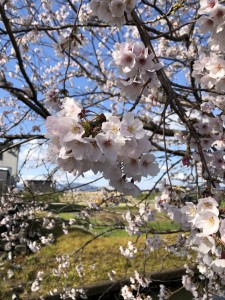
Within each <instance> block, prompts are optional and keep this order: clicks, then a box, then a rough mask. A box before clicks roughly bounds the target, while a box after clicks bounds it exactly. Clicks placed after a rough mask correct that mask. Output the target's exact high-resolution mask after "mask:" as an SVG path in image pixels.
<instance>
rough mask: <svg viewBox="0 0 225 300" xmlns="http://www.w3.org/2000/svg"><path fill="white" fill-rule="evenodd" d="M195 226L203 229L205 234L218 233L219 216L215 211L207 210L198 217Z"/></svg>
mask: <svg viewBox="0 0 225 300" xmlns="http://www.w3.org/2000/svg"><path fill="white" fill-rule="evenodd" d="M195 227H197V228H200V229H202V233H203V235H205V236H207V235H210V234H213V233H216V232H217V231H218V229H219V218H218V216H217V215H216V214H214V213H213V212H211V211H205V212H203V213H201V214H200V215H199V216H198V217H197V218H196V221H195Z"/></svg>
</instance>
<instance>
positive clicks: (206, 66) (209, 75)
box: [192, 53, 225, 92]
mask: <svg viewBox="0 0 225 300" xmlns="http://www.w3.org/2000/svg"><path fill="white" fill-rule="evenodd" d="M192 76H193V77H195V79H196V81H197V82H198V83H201V84H202V85H203V86H205V87H206V88H208V89H211V88H215V90H216V91H218V92H224V90H225V87H224V85H225V60H224V59H223V58H222V57H220V56H219V55H217V54H215V53H211V54H210V56H207V55H205V54H202V55H200V57H199V59H198V60H196V61H195V63H194V66H193V73H192Z"/></svg>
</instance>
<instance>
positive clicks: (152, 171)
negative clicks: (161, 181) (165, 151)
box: [140, 154, 159, 176]
mask: <svg viewBox="0 0 225 300" xmlns="http://www.w3.org/2000/svg"><path fill="white" fill-rule="evenodd" d="M154 161H155V156H154V155H153V154H143V155H142V157H141V159H140V165H141V175H142V176H148V175H151V176H156V175H157V174H158V173H159V167H158V165H157V164H156V163H154Z"/></svg>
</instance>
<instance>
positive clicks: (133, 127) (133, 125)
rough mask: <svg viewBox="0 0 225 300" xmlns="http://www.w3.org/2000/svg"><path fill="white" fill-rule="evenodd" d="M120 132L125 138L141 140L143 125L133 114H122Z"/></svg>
mask: <svg viewBox="0 0 225 300" xmlns="http://www.w3.org/2000/svg"><path fill="white" fill-rule="evenodd" d="M120 132H121V135H122V136H123V137H125V138H133V137H135V138H136V139H141V138H143V137H144V136H145V130H144V129H143V123H142V122H141V121H140V120H139V119H137V118H134V114H133V113H132V112H128V113H126V114H124V116H123V120H122V122H121V127H120Z"/></svg>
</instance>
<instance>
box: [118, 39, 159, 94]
mask: <svg viewBox="0 0 225 300" xmlns="http://www.w3.org/2000/svg"><path fill="white" fill-rule="evenodd" d="M112 56H113V59H114V62H115V64H116V65H117V66H118V67H119V70H120V72H121V73H122V74H123V75H124V76H125V79H123V78H119V79H118V81H117V86H118V87H119V88H120V89H121V92H122V93H123V94H125V95H126V96H129V97H131V98H137V97H138V96H139V95H140V94H143V95H145V96H149V94H155V93H156V91H157V89H158V87H159V81H158V78H157V76H156V72H155V71H157V70H159V69H160V68H162V64H161V63H154V62H153V59H154V54H153V53H150V54H149V51H148V48H146V47H145V45H144V44H143V43H142V42H132V41H128V42H124V43H116V44H115V49H114V51H113V53H112ZM145 83H147V84H146V86H145V88H144V90H143V91H142V88H143V85H144V84H145Z"/></svg>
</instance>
